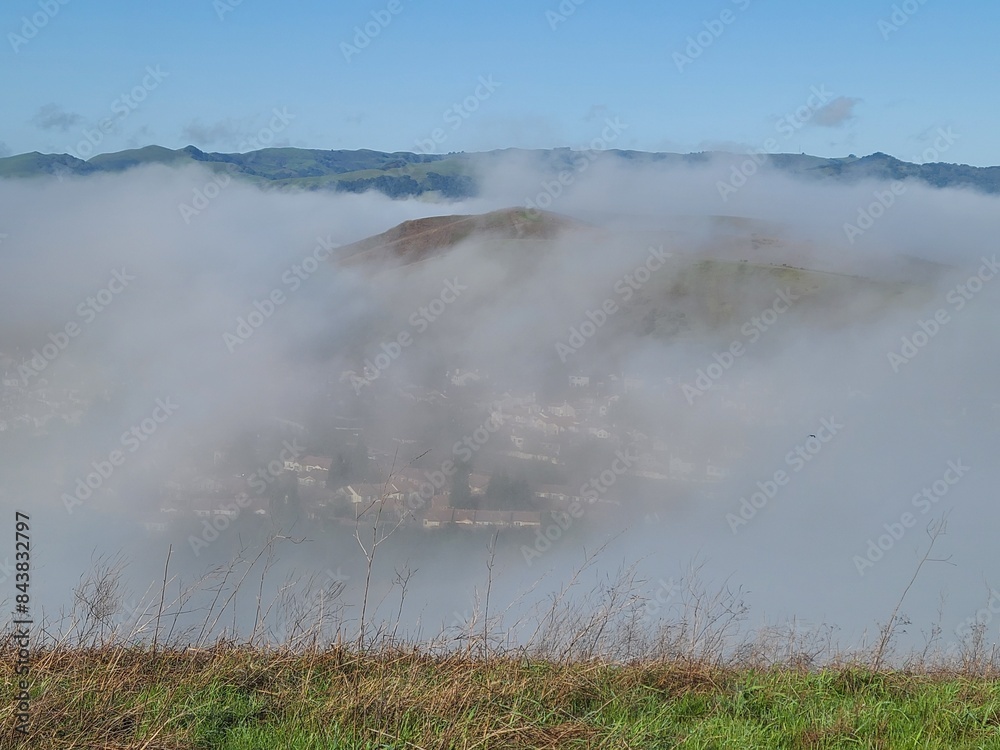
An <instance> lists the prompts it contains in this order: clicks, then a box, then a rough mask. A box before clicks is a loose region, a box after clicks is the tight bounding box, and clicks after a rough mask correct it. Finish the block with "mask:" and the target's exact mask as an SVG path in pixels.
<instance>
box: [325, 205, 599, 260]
mask: <svg viewBox="0 0 1000 750" xmlns="http://www.w3.org/2000/svg"><path fill="white" fill-rule="evenodd" d="M581 228H588V227H587V226H586V225H585V224H582V223H580V222H577V221H575V220H573V219H569V218H567V217H565V216H560V215H559V214H553V213H548V212H545V211H528V210H527V209H523V208H506V209H502V210H500V211H492V212H490V213H487V214H478V215H455V216H430V217H428V218H425V219H413V220H412V221H404V222H403V223H402V224H400V225H398V226H395V227H393V228H392V229H390V230H389V231H387V232H383V233H382V234H377V235H375V236H374V237H368V238H367V239H364V240H361V241H359V242H355V243H353V244H351V245H347V246H346V247H344V248H342V252H343V255H342V261H341V262H342V263H344V264H346V265H372V264H374V265H386V264H392V265H395V264H399V263H402V264H404V265H405V264H409V263H416V262H419V261H421V260H424V259H426V258H429V257H432V256H433V255H435V254H437V253H439V252H442V251H444V250H448V249H450V248H452V247H454V246H455V245H457V244H458V243H459V242H461V241H462V240H465V239H467V238H469V237H483V238H487V237H488V238H491V239H497V238H499V239H511V240H530V239H536V240H540V239H553V238H555V237H556V236H557V235H558V234H559V233H560V232H562V231H564V230H568V229H581Z"/></svg>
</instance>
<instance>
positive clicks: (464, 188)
mask: <svg viewBox="0 0 1000 750" xmlns="http://www.w3.org/2000/svg"><path fill="white" fill-rule="evenodd" d="M580 153H581V152H579V151H573V150H571V149H568V148H556V149H545V150H536V151H524V150H520V149H503V150H498V151H489V152H481V153H472V152H470V153H450V154H414V153H409V152H402V151H400V152H392V153H387V152H382V151H371V150H368V149H361V150H356V151H344V150H339V151H325V150H320V149H301V148H265V149H261V150H259V151H250V152H247V153H242V154H241V153H233V154H227V153H212V152H205V151H201V150H200V149H198V148H195V147H194V146H186V147H184V148H181V149H177V150H171V149H168V148H163V147H162V146H146V147H145V148H139V149H130V150H126V151H120V152H117V153H109V154H99V155H97V156H94V157H92V158H90V159H88V160H86V161H84V160H82V159H78V158H76V157H74V156H71V155H69V154H41V153H38V152H37V151H35V152H31V153H27V154H19V155H17V156H9V157H6V158H2V159H0V177H38V176H44V175H56V176H68V175H87V174H94V173H102V172H105V173H106V172H112V173H113V172H121V171H123V170H126V169H130V168H133V167H138V166H142V165H148V164H167V165H172V166H180V165H184V164H194V163H200V164H203V165H204V166H206V167H208V168H210V169H213V170H219V171H221V170H226V171H228V172H230V173H232V174H234V175H237V176H239V177H241V178H243V179H246V180H248V181H251V182H255V183H257V184H260V185H262V186H264V185H266V186H271V187H274V188H282V189H298V190H336V191H346V192H355V193H358V192H365V191H367V190H378V191H380V192H382V193H385V194H386V195H388V196H390V197H392V198H405V197H416V196H426V197H428V198H437V199H442V200H457V199H461V198H469V197H473V196H475V195H477V194H478V192H479V188H480V185H479V175H480V174H481V173H482V171H483V169H484V168H486V167H488V166H489V165H490V164H494V163H496V162H497V161H499V160H500V159H502V158H504V157H512V156H513V157H516V156H531V157H534V158H535V159H537V160H538V162H539V163H540V164H542V165H543V167H544V168H545V169H547V170H549V171H550V172H551V174H553V175H557V174H558V173H559V172H560V171H564V170H570V171H572V170H574V169H575V168H576V166H575V165H576V164H577V163H578V162H579V159H580ZM590 157H593V160H594V161H610V162H620V163H629V164H649V165H661V166H663V167H665V168H670V169H672V168H678V169H680V168H683V167H689V166H692V165H697V164H704V163H707V162H709V161H711V160H716V159H719V160H723V161H724V162H726V161H731V162H732V163H734V164H738V163H740V162H742V161H744V160H745V159H746V158H747V157H746V154H734V153H727V152H701V153H694V154H674V153H648V152H643V151H624V150H610V149H609V150H606V151H600V152H589V156H588V158H590ZM758 158H760V159H763V162H764V166H765V167H766V168H770V169H774V170H778V171H780V172H784V173H786V174H791V175H796V176H798V177H802V178H807V179H830V180H840V181H855V180H860V179H880V180H904V179H913V180H918V181H920V182H923V183H925V184H927V185H930V186H933V187H962V188H969V189H973V190H979V191H982V192H985V193H1000V167H971V166H967V165H962V164H945V163H935V164H912V163H909V162H905V161H901V160H899V159H896V158H894V157H892V156H889V155H888V154H883V153H875V154H871V155H870V156H865V157H861V158H858V157H856V156H853V155H851V156H847V157H843V158H823V157H818V156H809V155H807V154H769V155H764V156H761V157H758Z"/></svg>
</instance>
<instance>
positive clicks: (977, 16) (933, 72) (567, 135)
mask: <svg viewBox="0 0 1000 750" xmlns="http://www.w3.org/2000/svg"><path fill="white" fill-rule="evenodd" d="M393 10H394V11H396V12H393ZM894 12H895V21H894V20H893V14H894ZM373 14H374V15H373ZM379 19H382V20H381V21H380V20H379ZM385 19H388V23H386V22H385ZM900 20H903V21H904V23H899V21H900ZM36 21H37V22H38V23H36ZM26 22H27V23H26ZM41 22H44V23H41ZM880 22H881V26H880ZM366 24H367V28H368V30H369V31H373V32H377V33H375V34H373V35H371V36H370V37H368V35H367V34H365V26H366ZM889 24H891V26H890V25H889ZM356 27H357V28H360V29H361V32H362V34H363V35H364V37H363V38H360V39H356V36H357V35H356V31H355V29H356ZM998 29H1000V4H998V3H995V2H994V3H990V2H986V1H985V0H982V1H977V0H951V2H948V3H945V2H943V0H924V2H920V0H907V1H906V2H897V3H893V2H879V1H877V0H840V1H839V2H837V3H801V2H793V0H707V1H704V2H703V1H701V0H699V1H697V2H683V3H665V2H652V1H650V2H647V1H645V0H632V1H628V0H626V1H624V2H616V3H612V2H609V0H582V1H581V0H563V1H562V2H561V3H560V2H559V1H558V0H537V1H533V0H505V2H482V0H479V1H478V2H477V1H473V2H469V1H468V0H466V1H464V2H458V1H457V0H437V1H435V2H429V1H428V0H422V1H418V0H341V1H338V2H335V3H327V2H318V1H316V0H301V1H298V2H292V3H277V2H266V1H265V0H242V1H241V2H238V0H214V1H213V0H177V1H176V2H170V3H167V2H156V1H155V0H154V2H145V3H135V2H125V1H124V0H64V2H62V3H60V2H59V0H34V1H30V0H8V2H5V3H4V4H3V8H2V10H0V33H2V34H3V37H4V38H3V40H2V41H0V91H3V92H4V94H5V96H4V97H3V113H4V116H3V118H2V128H0V150H2V151H4V152H6V153H22V152H25V151H34V150H37V151H42V152H46V153H48V152H55V153H63V152H66V153H72V154H74V155H77V156H82V157H87V156H90V155H92V154H93V153H100V152H107V151H118V150H121V149H124V148H131V147H135V146H142V145H147V144H150V143H156V144H160V145H163V146H167V147H169V148H179V147H182V146H185V145H187V144H194V145H195V146H198V147H199V148H202V149H205V150H211V151H237V150H239V151H246V150H251V149H252V148H253V147H254V146H256V145H266V144H271V145H292V146H300V147H309V148H324V149H326V148H329V149H338V148H346V149H356V148H372V149H377V150H384V151H414V150H417V149H418V144H419V143H422V144H424V148H423V150H431V151H436V152H448V151H478V150H488V149H493V148H504V147H511V146H514V147H522V148H548V147H556V146H570V147H583V146H586V145H587V144H588V143H590V142H591V141H592V140H593V139H594V138H596V137H598V136H600V134H601V131H602V129H604V127H605V122H606V120H607V119H608V118H617V121H618V122H619V123H621V124H622V125H623V126H624V129H623V131H622V134H621V136H620V137H618V139H617V140H616V142H615V143H614V144H613V145H614V147H618V148H633V149H640V150H648V151H681V152H688V151H700V150H708V149H716V148H727V149H730V150H740V151H742V150H747V149H750V148H756V149H762V150H777V151H782V152H798V151H805V152H807V153H812V154H818V155H822V156H843V155H847V154H848V153H856V154H858V155H862V154H868V153H872V152H875V151H885V152H887V153H891V154H893V155H894V156H898V157H899V158H902V159H906V160H909V161H924V160H925V159H923V158H921V156H922V154H923V153H924V152H925V150H926V149H929V148H931V149H932V148H933V147H934V144H935V140H937V141H938V145H940V144H941V143H942V141H941V140H940V139H939V137H938V136H939V133H940V132H941V129H944V130H945V131H946V132H949V133H951V134H952V137H951V138H949V139H948V141H949V143H948V146H947V147H946V148H945V149H944V150H943V151H942V153H940V155H939V157H938V158H937V159H932V160H941V161H952V162H960V163H968V164H975V165H980V166H984V165H993V164H1000V145H998V142H997V138H996V132H997V122H998V118H997V109H998V106H1000V104H998V102H997V98H996V96H995V90H994V78H995V75H996V71H997V70H1000V45H997V44H996V34H997V31H998ZM713 31H714V32H715V33H713ZM33 32H34V33H33ZM699 34H700V35H701V36H700V40H699ZM29 37H30V38H29ZM690 40H693V42H692V41H690ZM355 41H358V42H359V44H358V45H355ZM366 41H367V44H365V45H364V47H363V49H362V48H361V44H363V43H364V42H366ZM692 44H693V46H692ZM344 45H350V48H347V47H345V46H344ZM678 55H682V56H684V58H681V57H677V56H678ZM685 58H686V59H685ZM150 71H153V72H154V73H155V75H154V74H153V73H151V72H150ZM481 81H492V82H493V83H492V84H490V85H488V86H487V85H484V84H483V83H482V82H481ZM817 90H819V91H823V92H824V99H823V100H822V107H819V106H816V105H817V104H818V102H819V100H817V99H815V98H814V99H813V100H811V101H810V98H809V97H810V95H811V92H814V91H817ZM133 91H135V97H133V96H132V92H133ZM123 95H124V98H122V97H123ZM140 97H141V99H142V101H138V99H139V98H140ZM456 104H457V105H458V108H457V109H456V108H454V105H456ZM800 108H804V109H800ZM797 109H798V110H799V112H800V116H799V117H798V118H797V119H796V118H794V113H795V112H796V110H797ZM276 112H277V113H279V114H280V115H281V116H278V115H276V114H275V113H276ZM790 114H792V115H793V119H792V120H785V121H784V122H785V123H786V127H784V128H779V126H778V124H779V122H780V121H781V120H780V118H782V117H786V116H788V115H790ZM102 120H103V121H105V126H104V129H103V130H102V129H101V128H100V123H101V121H102ZM788 122H793V123H794V125H795V127H792V128H789V127H787V123H788ZM435 131H437V134H436V135H437V137H435ZM88 134H89V135H88ZM765 144H769V145H767V146H765Z"/></svg>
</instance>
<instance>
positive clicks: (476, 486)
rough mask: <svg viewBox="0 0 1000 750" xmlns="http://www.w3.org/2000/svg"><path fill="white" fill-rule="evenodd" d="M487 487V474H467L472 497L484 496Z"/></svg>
mask: <svg viewBox="0 0 1000 750" xmlns="http://www.w3.org/2000/svg"><path fill="white" fill-rule="evenodd" d="M522 443H523V441H522ZM489 486H490V475H489V474H469V490H471V492H472V494H473V495H484V494H486V488H487V487H489Z"/></svg>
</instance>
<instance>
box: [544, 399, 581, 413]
mask: <svg viewBox="0 0 1000 750" xmlns="http://www.w3.org/2000/svg"><path fill="white" fill-rule="evenodd" d="M549 413H550V414H554V415H555V416H557V417H575V416H576V409H574V408H573V407H572V406H570V405H569V403H568V402H566V401H564V402H563V403H561V404H559V405H558V406H550V407H549Z"/></svg>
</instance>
